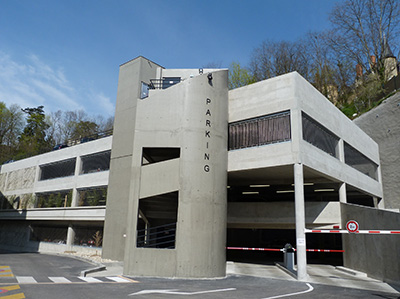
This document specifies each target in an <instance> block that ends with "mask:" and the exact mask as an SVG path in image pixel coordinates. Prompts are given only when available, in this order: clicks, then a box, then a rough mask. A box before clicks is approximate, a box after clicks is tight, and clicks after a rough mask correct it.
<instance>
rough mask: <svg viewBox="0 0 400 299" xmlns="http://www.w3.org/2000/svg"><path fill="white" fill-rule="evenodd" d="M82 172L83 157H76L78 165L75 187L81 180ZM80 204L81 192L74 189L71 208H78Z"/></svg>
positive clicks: (76, 164)
mask: <svg viewBox="0 0 400 299" xmlns="http://www.w3.org/2000/svg"><path fill="white" fill-rule="evenodd" d="M81 170H82V159H81V157H79V156H78V157H76V163H75V173H74V181H75V183H74V186H76V185H77V182H78V179H79V174H80V173H81ZM78 203H79V192H78V190H77V189H76V188H75V187H74V188H73V189H72V200H71V207H77V206H78Z"/></svg>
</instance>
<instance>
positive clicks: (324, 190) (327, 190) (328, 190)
mask: <svg viewBox="0 0 400 299" xmlns="http://www.w3.org/2000/svg"><path fill="white" fill-rule="evenodd" d="M333 191H335V189H315V190H314V192H333Z"/></svg>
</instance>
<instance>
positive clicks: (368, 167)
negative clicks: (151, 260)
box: [344, 142, 378, 180]
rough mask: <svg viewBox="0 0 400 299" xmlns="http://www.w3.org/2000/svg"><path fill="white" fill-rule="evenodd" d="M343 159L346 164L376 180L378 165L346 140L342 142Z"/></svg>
mask: <svg viewBox="0 0 400 299" xmlns="http://www.w3.org/2000/svg"><path fill="white" fill-rule="evenodd" d="M344 160H345V162H346V164H347V165H350V166H351V167H353V168H355V169H357V170H358V171H360V172H362V173H363V174H366V175H367V176H369V177H371V178H373V179H374V180H377V173H376V172H377V169H378V165H376V164H375V163H374V162H372V161H371V160H370V159H368V158H367V157H366V156H364V155H363V154H361V153H360V152H359V151H358V150H356V149H355V148H354V147H352V146H351V145H349V144H348V143H346V142H345V143H344Z"/></svg>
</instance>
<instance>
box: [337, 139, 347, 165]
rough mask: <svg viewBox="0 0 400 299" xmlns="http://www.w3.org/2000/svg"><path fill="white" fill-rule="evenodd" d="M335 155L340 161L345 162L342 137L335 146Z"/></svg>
mask: <svg viewBox="0 0 400 299" xmlns="http://www.w3.org/2000/svg"><path fill="white" fill-rule="evenodd" d="M336 157H337V158H338V159H339V161H340V162H343V163H345V159H344V141H343V139H339V142H338V145H337V147H336Z"/></svg>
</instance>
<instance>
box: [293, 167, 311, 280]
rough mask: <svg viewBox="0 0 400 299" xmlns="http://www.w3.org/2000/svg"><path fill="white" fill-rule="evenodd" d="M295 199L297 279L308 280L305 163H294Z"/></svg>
mask: <svg viewBox="0 0 400 299" xmlns="http://www.w3.org/2000/svg"><path fill="white" fill-rule="evenodd" d="M294 190H295V193H294V201H295V217H296V248H297V251H296V252H297V279H298V280H306V279H307V277H308V275H307V255H306V234H305V205H304V176H303V164H301V163H295V164H294Z"/></svg>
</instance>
